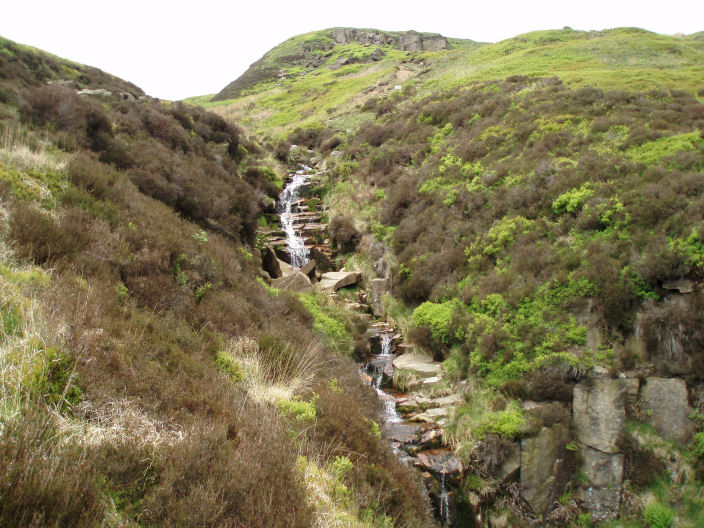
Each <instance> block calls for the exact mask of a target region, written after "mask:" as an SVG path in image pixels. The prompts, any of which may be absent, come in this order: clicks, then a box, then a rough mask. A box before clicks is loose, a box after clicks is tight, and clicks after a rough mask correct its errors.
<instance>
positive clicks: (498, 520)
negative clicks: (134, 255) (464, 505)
mask: <svg viewBox="0 0 704 528" xmlns="http://www.w3.org/2000/svg"><path fill="white" fill-rule="evenodd" d="M489 528H511V524H510V523H509V520H508V514H506V513H502V514H501V515H498V516H491V517H489Z"/></svg>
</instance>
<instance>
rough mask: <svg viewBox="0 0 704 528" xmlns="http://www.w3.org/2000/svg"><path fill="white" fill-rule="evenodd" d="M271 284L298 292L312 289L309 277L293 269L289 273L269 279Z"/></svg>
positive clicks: (281, 288)
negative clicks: (292, 271)
mask: <svg viewBox="0 0 704 528" xmlns="http://www.w3.org/2000/svg"><path fill="white" fill-rule="evenodd" d="M271 285H272V286H274V287H275V288H278V289H280V290H286V291H294V292H299V293H305V292H310V291H314V290H315V288H313V284H312V283H311V282H310V279H309V278H308V277H307V276H306V275H304V274H303V273H301V272H300V271H295V272H294V273H291V274H290V275H286V276H285V277H281V278H278V279H274V280H272V281H271Z"/></svg>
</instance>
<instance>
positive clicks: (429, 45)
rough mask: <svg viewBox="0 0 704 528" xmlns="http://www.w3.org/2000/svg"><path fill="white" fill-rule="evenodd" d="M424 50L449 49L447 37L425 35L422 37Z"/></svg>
mask: <svg viewBox="0 0 704 528" xmlns="http://www.w3.org/2000/svg"><path fill="white" fill-rule="evenodd" d="M421 46H422V47H423V51H440V50H444V49H447V39H446V38H445V37H441V36H440V35H438V36H434V37H423V38H422V39H421Z"/></svg>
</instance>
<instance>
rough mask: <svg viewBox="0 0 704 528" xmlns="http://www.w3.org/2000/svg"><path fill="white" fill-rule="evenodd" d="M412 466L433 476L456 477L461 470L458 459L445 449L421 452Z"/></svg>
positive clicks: (460, 463)
mask: <svg viewBox="0 0 704 528" xmlns="http://www.w3.org/2000/svg"><path fill="white" fill-rule="evenodd" d="M414 464H415V465H416V466H417V467H419V468H421V469H422V470H426V471H430V472H432V473H435V474H446V475H452V474H454V475H456V474H459V473H461V472H462V469H463V468H462V462H461V461H460V459H459V458H457V457H456V456H455V455H453V454H452V452H451V451H447V450H445V449H432V450H430V451H422V452H420V453H418V455H417V456H416V460H415V462H414Z"/></svg>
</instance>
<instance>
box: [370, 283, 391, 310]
mask: <svg viewBox="0 0 704 528" xmlns="http://www.w3.org/2000/svg"><path fill="white" fill-rule="evenodd" d="M371 286H372V309H373V310H374V315H376V316H377V317H382V316H383V315H384V295H386V294H387V293H389V281H388V280H386V279H372V280H371Z"/></svg>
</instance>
